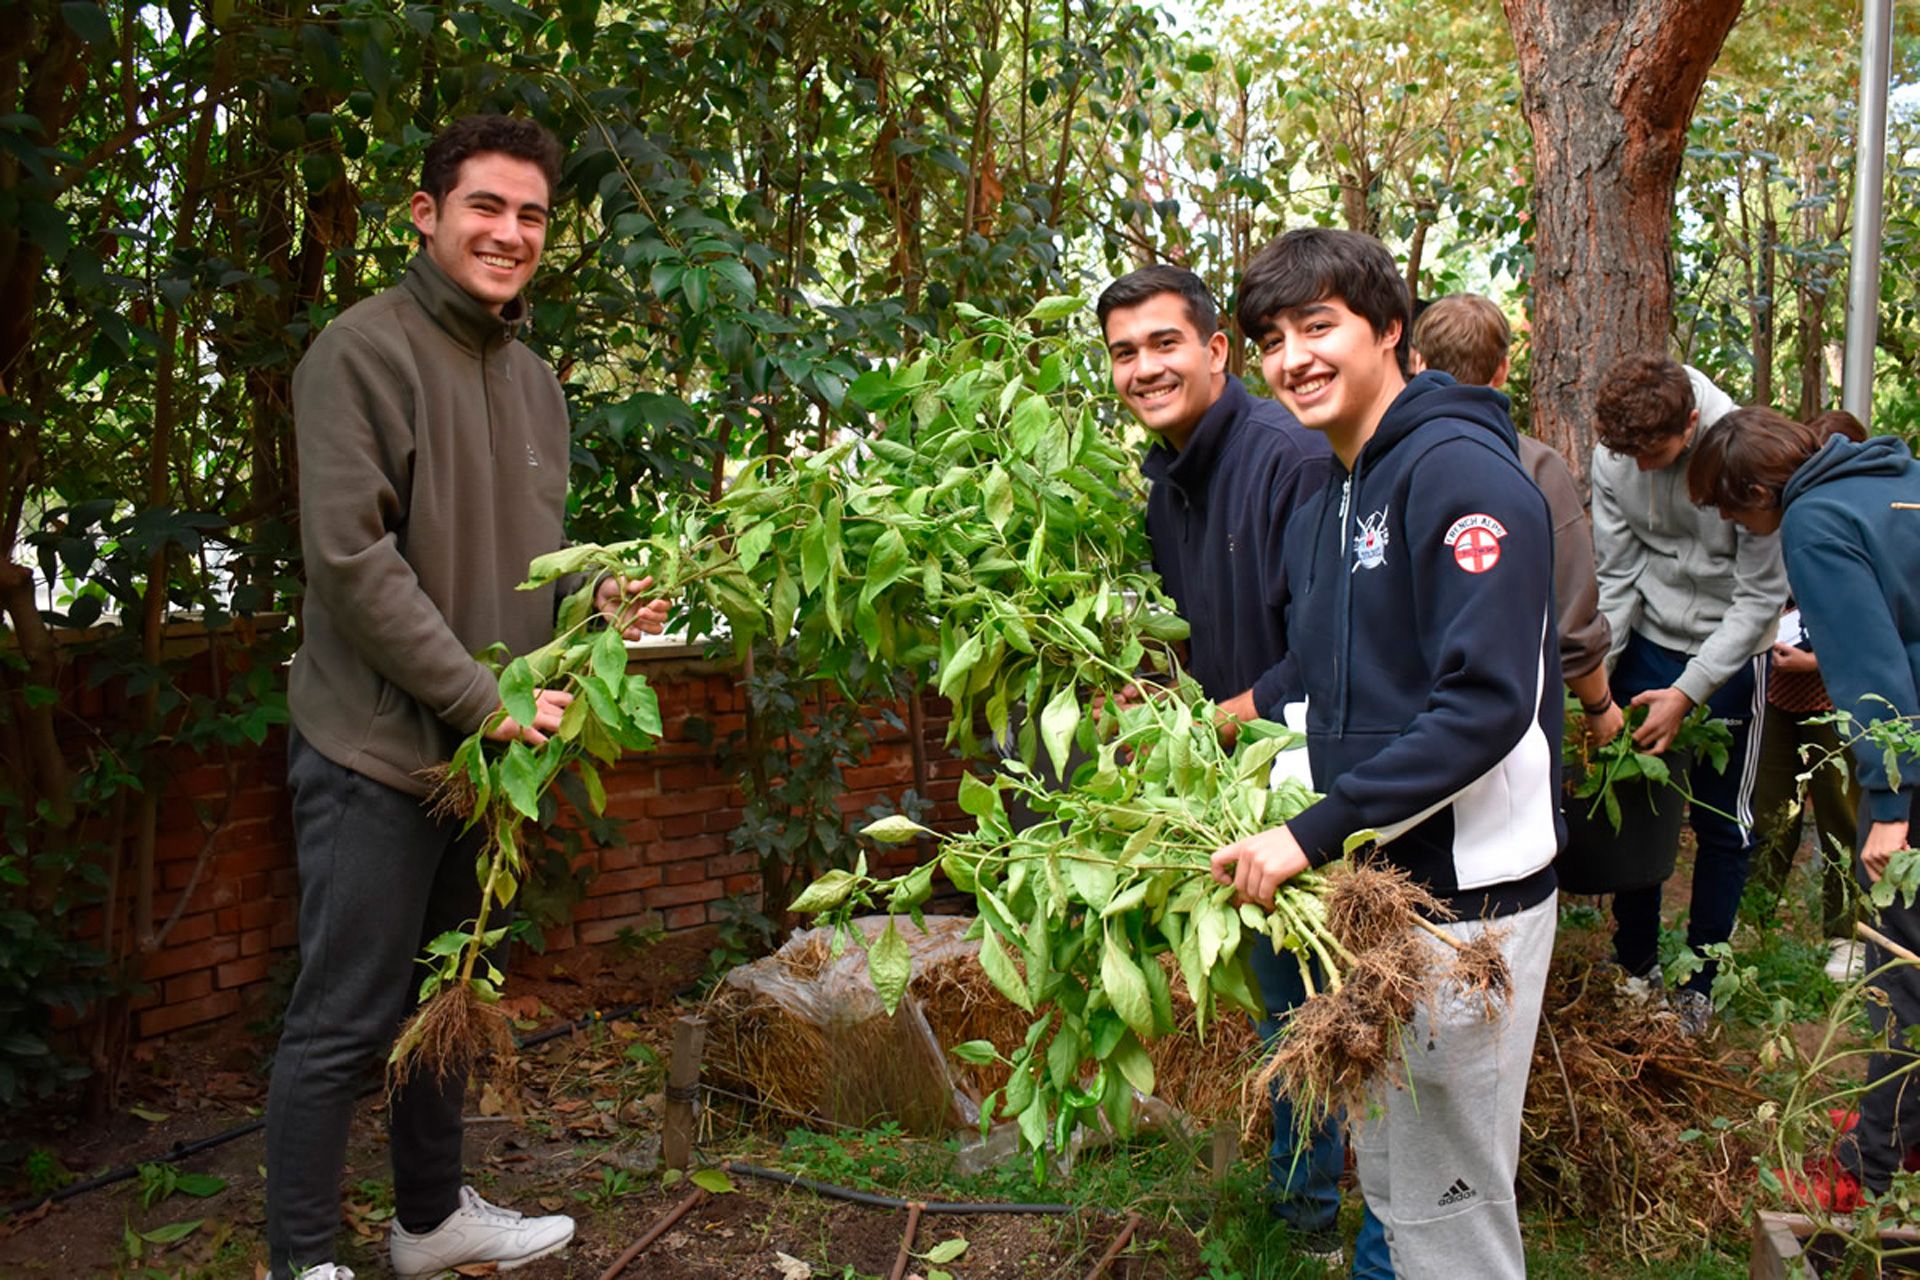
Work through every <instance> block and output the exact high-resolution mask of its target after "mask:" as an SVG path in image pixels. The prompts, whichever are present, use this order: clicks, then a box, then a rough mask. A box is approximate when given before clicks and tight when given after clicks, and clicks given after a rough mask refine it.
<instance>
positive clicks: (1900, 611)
mask: <svg viewBox="0 0 1920 1280" xmlns="http://www.w3.org/2000/svg"><path fill="white" fill-rule="evenodd" d="M1780 500H1781V502H1782V504H1783V505H1784V506H1785V507H1786V512H1785V514H1784V515H1783V516H1782V517H1781V521H1780V541H1781V543H1782V545H1783V546H1784V547H1785V549H1786V558H1787V580H1788V581H1789V582H1791V583H1792V584H1793V597H1794V599H1795V600H1796V601H1798V602H1799V605H1800V616H1801V617H1802V618H1804V619H1805V620H1806V624H1807V631H1808V633H1809V634H1810V635H1811V636H1812V637H1813V639H1814V644H1815V646H1816V647H1817V649H1818V651H1819V654H1820V677H1821V679H1822V680H1824V681H1825V682H1826V686H1827V696H1828V697H1830V698H1832V699H1833V705H1834V706H1835V707H1837V708H1838V709H1840V710H1842V711H1848V712H1851V713H1852V714H1853V716H1854V718H1855V720H1856V721H1858V722H1859V724H1860V725H1861V726H1862V727H1864V726H1865V725H1866V724H1867V723H1868V722H1869V721H1872V720H1886V719H1890V718H1892V717H1894V716H1920V578H1916V573H1915V571H1916V569H1920V511H1896V510H1894V508H1893V506H1892V504H1893V503H1895V502H1920V463H1916V462H1915V461H1914V458H1913V454H1912V452H1911V451H1910V450H1909V449H1908V448H1907V445H1906V442H1905V441H1903V440H1900V439H1899V438H1897V437H1894V436H1875V437H1874V438H1873V439H1871V440H1868V441H1867V442H1866V443H1864V444H1855V443H1854V442H1853V441H1851V440H1848V439H1847V438H1845V437H1844V436H1834V437H1833V438H1832V439H1830V440H1828V441H1827V443H1826V444H1825V446H1823V447H1822V448H1821V449H1820V451H1819V452H1818V453H1816V454H1814V455H1813V456H1812V457H1811V458H1809V459H1807V460H1806V461H1805V462H1803V463H1801V464H1800V467H1799V469H1798V470H1796V471H1795V472H1794V473H1793V476H1792V477H1791V478H1790V479H1789V480H1788V481H1787V485H1786V488H1785V489H1784V490H1783V491H1782V492H1781V495H1780ZM1883 699H1884V701H1883ZM1888 703H1891V704H1892V706H1888V705H1887V704H1888ZM1854 760H1855V762H1856V763H1857V764H1858V766H1859V773H1860V784H1861V786H1862V787H1863V788H1864V789H1865V790H1866V793H1867V816H1868V817H1869V818H1870V819H1872V820H1873V821H1874V822H1904V821H1906V820H1907V817H1908V815H1909V814H1910V813H1911V811H1912V802H1913V798H1914V793H1915V790H1916V788H1920V776H1916V775H1920V768H1916V767H1915V762H1913V761H1910V760H1909V761H1902V762H1901V769H1900V784H1899V786H1897V787H1896V786H1895V785H1894V784H1893V781H1892V779H1891V778H1890V777H1889V776H1888V774H1887V765H1886V760H1885V758H1884V757H1883V756H1882V754H1881V751H1880V749H1879V748H1878V747H1876V746H1874V745H1873V744H1871V743H1866V742H1862V743H1856V744H1855V746H1854Z"/></svg>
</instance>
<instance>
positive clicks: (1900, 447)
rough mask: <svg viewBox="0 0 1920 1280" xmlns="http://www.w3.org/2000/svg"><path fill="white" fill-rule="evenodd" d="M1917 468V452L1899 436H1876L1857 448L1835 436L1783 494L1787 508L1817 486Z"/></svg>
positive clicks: (1797, 472)
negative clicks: (1914, 458)
mask: <svg viewBox="0 0 1920 1280" xmlns="http://www.w3.org/2000/svg"><path fill="white" fill-rule="evenodd" d="M1912 464H1913V451H1912V450H1911V449H1909V448H1908V447H1907V442H1906V441H1905V440H1902V439H1901V438H1900V437H1898V436H1875V437H1873V438H1872V439H1871V440H1868V441H1865V442H1864V443H1861V444H1855V443H1854V442H1853V441H1851V440H1849V439H1847V438H1846V437H1845V436H1833V437H1831V438H1830V439H1828V441H1827V442H1826V443H1825V444H1824V445H1821V446H1820V448H1819V450H1818V451H1816V452H1815V453H1814V455H1813V456H1812V457H1811V458H1808V459H1807V460H1806V461H1805V462H1803V463H1801V464H1800V466H1799V468H1798V469H1797V470H1795V471H1794V473H1793V474H1792V475H1791V476H1789V477H1788V478H1787V486H1786V488H1785V489H1782V490H1781V491H1780V505H1782V506H1785V505H1787V504H1788V503H1790V502H1792V501H1793V500H1794V499H1795V498H1798V497H1799V496H1800V495H1801V494H1803V493H1805V492H1806V491H1807V490H1809V489H1811V488H1813V487H1814V486H1816V485H1822V484H1825V483H1827V482H1828V481H1829V480H1841V479H1845V478H1847V477H1850V476H1897V475H1900V474H1901V473H1903V472H1904V471H1906V469H1907V468H1908V467H1909V466H1911V465H1912Z"/></svg>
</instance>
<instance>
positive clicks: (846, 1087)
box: [709, 916, 980, 1134]
mask: <svg viewBox="0 0 1920 1280" xmlns="http://www.w3.org/2000/svg"><path fill="white" fill-rule="evenodd" d="M853 923H854V927H855V928H857V929H859V930H860V932H861V933H862V935H864V936H865V937H866V938H867V940H868V941H869V942H871V941H872V940H873V939H874V938H877V937H878V936H879V935H880V934H881V932H882V931H884V930H885V929H886V927H887V917H886V916H865V917H862V918H860V919H858V920H856V921H854V922H853ZM972 924H973V919H972V917H968V916H928V917H927V918H926V928H925V929H922V928H921V927H920V926H918V925H916V924H915V923H914V922H913V921H912V920H910V919H908V918H906V917H904V916H900V917H895V918H894V928H895V929H896V930H897V931H898V932H899V934H900V937H901V938H902V939H904V940H905V942H906V944H907V950H908V952H909V954H910V955H911V956H912V958H913V973H914V978H915V982H914V984H913V986H910V987H909V988H908V991H907V995H906V997H905V998H904V999H903V1000H902V1001H901V1002H900V1007H899V1008H898V1009H896V1010H895V1011H894V1013H893V1016H892V1017H888V1016H887V1012H886V1010H885V1009H884V1008H882V1007H881V1003H880V996H879V994H878V993H876V992H875V991H874V989H873V983H872V982H871V981H870V980H869V978H868V977H867V956H866V952H865V950H864V949H862V948H861V947H860V946H859V945H857V944H856V943H854V942H852V941H851V940H849V941H848V942H847V944H846V946H845V948H844V949H843V950H842V952H841V953H840V955H838V956H835V955H833V953H832V945H833V930H831V929H825V928H821V929H809V930H807V931H806V932H804V933H797V934H795V935H794V936H793V937H792V938H790V939H788V940H787V943H786V945H785V946H783V947H781V948H780V949H779V950H778V951H776V952H775V953H774V954H772V955H770V956H767V957H765V958H764V959H761V960H756V961H754V962H753V963H752V964H747V965H741V966H739V967H738V968H736V969H734V970H733V971H732V972H730V973H728V974H727V976H726V979H725V980H724V981H723V982H722V983H721V985H720V988H719V990H718V991H717V992H716V994H715V997H714V1000H713V1005H714V1007H713V1008H712V1009H710V1011H709V1019H710V1022H711V1023H712V1027H713V1033H712V1034H713V1037H714V1044H713V1046H712V1048H711V1049H710V1051H709V1063H710V1065H711V1066H712V1067H713V1069H714V1070H715V1071H716V1072H718V1073H721V1074H725V1075H730V1076H732V1077H733V1078H734V1080H735V1081H736V1082H737V1084H739V1085H742V1086H745V1087H746V1088H747V1089H748V1090H751V1091H752V1092H754V1093H755V1094H757V1095H758V1096H759V1097H761V1098H763V1099H764V1100H766V1101H768V1102H770V1103H772V1104H774V1105H775V1106H778V1107H783V1108H785V1109H788V1110H791V1111H795V1112H799V1113H801V1114H804V1115H808V1116H813V1117H817V1118H819V1119H822V1120H827V1121H831V1122H833V1123H836V1124H848V1125H858V1126H866V1125H871V1124H875V1123H878V1122H880V1121H882V1120H892V1121H894V1122H896V1123H898V1124H899V1125H900V1126H901V1127H902V1128H904V1129H906V1130H908V1131H909V1132H914V1133H926V1134H942V1133H946V1132H947V1131H949V1130H951V1129H954V1128H957V1127H965V1126H971V1125H975V1124H977V1123H978V1122H979V1119H980V1109H979V1102H978V1099H977V1098H976V1097H973V1096H970V1091H969V1090H968V1089H966V1088H965V1087H963V1085H962V1083H961V1082H960V1081H959V1080H958V1079H957V1078H956V1077H955V1074H954V1069H953V1064H952V1063H951V1060H950V1059H949V1058H948V1056H947V1053H946V1049H947V1048H948V1046H945V1045H942V1044H941V1043H940V1041H939V1038H938V1037H937V1036H935V1034H934V1031H933V1027H932V1025H931V1024H930V1023H929V1022H928V1019H927V1016H926V1012H925V1010H924V1009H923V1008H922V1005H921V1001H920V999H919V997H918V995H917V994H916V992H915V990H914V987H917V986H919V985H920V983H919V979H920V978H921V977H922V975H924V974H927V973H929V972H931V971H932V970H934V969H936V968H939V967H943V966H945V965H948V964H952V963H965V964H969V965H971V964H974V963H976V960H975V957H977V956H978V954H979V948H980V944H979V943H978V942H972V941H968V940H967V939H966V938H965V936H964V935H965V934H966V932H967V930H968V929H969V928H970V927H971V926H972Z"/></svg>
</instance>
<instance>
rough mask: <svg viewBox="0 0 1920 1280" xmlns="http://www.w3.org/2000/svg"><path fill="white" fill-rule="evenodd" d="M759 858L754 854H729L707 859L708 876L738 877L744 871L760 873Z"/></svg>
mask: <svg viewBox="0 0 1920 1280" xmlns="http://www.w3.org/2000/svg"><path fill="white" fill-rule="evenodd" d="M759 867H760V859H759V856H758V855H756V854H754V853H752V852H746V853H727V854H722V855H720V856H719V857H716V858H708V859H707V874H708V875H710V876H731V875H738V874H739V873H740V872H742V871H753V872H756V873H757V872H758V870H759Z"/></svg>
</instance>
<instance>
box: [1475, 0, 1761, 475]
mask: <svg viewBox="0 0 1920 1280" xmlns="http://www.w3.org/2000/svg"><path fill="white" fill-rule="evenodd" d="M1502 3H1503V5H1504V7H1505V9H1506V13H1507V24H1508V26H1509V27H1510V28H1511V29H1512V31H1513V45H1514V51H1515V52H1516V53H1517V54H1518V56H1519V62H1520V78H1521V84H1522V94H1523V96H1522V106H1523V109H1524V110H1525V112H1526V117H1527V125H1528V127H1529V128H1530V129H1531V130H1532V132H1533V155H1534V166H1535V173H1534V190H1533V218H1534V231H1533V254H1534V277H1533V316H1532V331H1533V428H1534V431H1535V432H1536V433H1537V434H1539V435H1540V437H1541V438H1542V439H1544V440H1546V441H1547V442H1548V443H1549V444H1551V445H1553V446H1554V447H1555V448H1557V449H1559V450H1560V452H1561V453H1563V454H1565V455H1566V458H1567V462H1568V464H1569V465H1571V466H1572V468H1573V471H1574V474H1575V476H1576V477H1578V479H1579V481H1580V483H1581V485H1582V487H1583V488H1584V486H1585V484H1586V479H1587V470H1588V465H1589V463H1590V462H1591V460H1592V451H1593V450H1592V443H1593V425H1592V416H1593V415H1592V405H1593V398H1594V393H1595V391H1596V389H1597V387H1598V383H1599V378H1600V375H1601V374H1602V373H1603V372H1604V371H1605V370H1606V368H1607V366H1608V365H1609V364H1611V363H1612V362H1613V361H1614V360H1616V359H1618V358H1619V357H1620V356H1622V355H1625V354H1627V353H1628V352H1631V351H1648V350H1652V351H1664V350H1666V349H1667V344H1668V333H1667V331H1668V325H1669V323H1670V320H1671V317H1672V312H1673V250H1672V227H1673V188H1674V182H1675V179H1676V178H1677V177H1678V176H1679V173H1680V161H1681V157H1682V154H1683V152H1684V150H1685V147H1686V139H1687V124H1688V122H1689V121H1690V120H1691V119H1692V118H1693V112H1694V108H1695V106H1696V105H1697V104H1698V102H1699V100H1700V90H1701V87H1702V86H1703V85H1704V84H1705V83H1706V79H1707V72H1708V70H1709V69H1710V68H1711V67H1712V66H1713V61H1714V59H1715V58H1716V57H1718V56H1719V53H1720V46H1721V44H1722V43H1723V42H1724V41H1725V40H1726V37H1727V32H1728V30H1730V29H1731V28H1732V26H1733V21H1734V19H1735V18H1736V17H1737V16H1738V15H1739V12H1740V0H1502Z"/></svg>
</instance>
